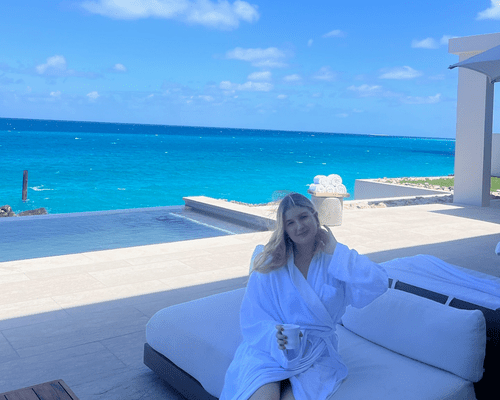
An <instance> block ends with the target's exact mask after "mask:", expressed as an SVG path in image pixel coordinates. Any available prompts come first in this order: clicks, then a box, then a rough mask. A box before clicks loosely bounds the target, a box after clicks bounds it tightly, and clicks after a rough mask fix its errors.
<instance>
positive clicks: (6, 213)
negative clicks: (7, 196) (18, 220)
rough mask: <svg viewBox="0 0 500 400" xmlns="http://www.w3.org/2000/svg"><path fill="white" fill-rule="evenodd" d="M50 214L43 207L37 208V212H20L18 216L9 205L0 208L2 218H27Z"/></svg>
mask: <svg viewBox="0 0 500 400" xmlns="http://www.w3.org/2000/svg"><path fill="white" fill-rule="evenodd" d="M45 214H48V213H47V210H46V209H45V208H43V207H41V208H37V209H35V210H28V211H23V212H20V213H19V214H16V213H15V212H14V211H12V207H11V206H9V205H5V206H1V207H0V218H2V217H25V216H28V215H45Z"/></svg>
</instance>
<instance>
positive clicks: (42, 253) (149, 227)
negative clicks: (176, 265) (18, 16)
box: [0, 206, 259, 262]
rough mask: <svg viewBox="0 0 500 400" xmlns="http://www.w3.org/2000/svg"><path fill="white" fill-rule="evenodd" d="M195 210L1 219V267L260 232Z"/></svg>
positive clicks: (175, 207)
mask: <svg viewBox="0 0 500 400" xmlns="http://www.w3.org/2000/svg"><path fill="white" fill-rule="evenodd" d="M258 230H259V229H258V228H256V227H252V226H248V225H243V224H241V223H239V222H237V221H234V220H230V219H227V218H223V217H219V216H213V215H209V214H205V213H201V212H198V211H196V210H194V209H192V208H190V207H185V206H170V207H155V208H146V209H131V210H116V211H100V212H87V213H72V214H57V215H40V216H31V217H9V218H1V219H0V262H2V261H13V260H23V259H29V258H38V257H49V256H57V255H65V254H74V253H83V252H88V251H97V250H108V249H117V248H123V247H132V246H141V245H148V244H159V243H169V242H177V241H183V240H192V239H201V238H208V237H215V236H224V235H232V234H240V233H250V232H255V231H258Z"/></svg>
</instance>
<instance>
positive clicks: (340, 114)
mask: <svg viewBox="0 0 500 400" xmlns="http://www.w3.org/2000/svg"><path fill="white" fill-rule="evenodd" d="M348 116H349V114H347V113H339V114H336V117H338V118H347V117H348Z"/></svg>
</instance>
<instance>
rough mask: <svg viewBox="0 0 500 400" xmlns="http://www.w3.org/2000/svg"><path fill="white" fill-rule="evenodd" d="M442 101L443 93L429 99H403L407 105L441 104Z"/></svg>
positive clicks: (413, 97)
mask: <svg viewBox="0 0 500 400" xmlns="http://www.w3.org/2000/svg"><path fill="white" fill-rule="evenodd" d="M440 100H441V93H438V94H436V95H434V96H427V97H419V96H406V97H402V98H401V101H402V102H403V103H406V104H435V103H439V101H440Z"/></svg>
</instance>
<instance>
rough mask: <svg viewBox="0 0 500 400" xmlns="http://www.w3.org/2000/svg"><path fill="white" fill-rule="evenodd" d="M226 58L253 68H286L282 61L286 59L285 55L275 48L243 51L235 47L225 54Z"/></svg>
mask: <svg viewBox="0 0 500 400" xmlns="http://www.w3.org/2000/svg"><path fill="white" fill-rule="evenodd" d="M226 58H228V59H233V60H242V61H248V62H250V63H251V64H252V65H253V66H254V67H267V68H277V67H285V66H286V64H285V63H284V62H283V61H282V60H283V59H284V58H286V55H285V53H284V52H282V51H281V50H279V49H277V48H276V47H269V48H267V49H259V48H257V49H243V48H241V47H236V48H235V49H234V50H231V51H228V52H227V53H226Z"/></svg>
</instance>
